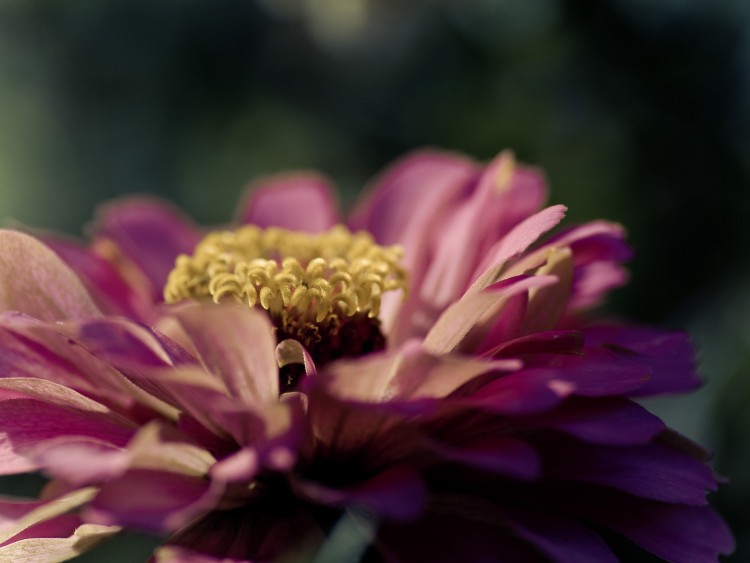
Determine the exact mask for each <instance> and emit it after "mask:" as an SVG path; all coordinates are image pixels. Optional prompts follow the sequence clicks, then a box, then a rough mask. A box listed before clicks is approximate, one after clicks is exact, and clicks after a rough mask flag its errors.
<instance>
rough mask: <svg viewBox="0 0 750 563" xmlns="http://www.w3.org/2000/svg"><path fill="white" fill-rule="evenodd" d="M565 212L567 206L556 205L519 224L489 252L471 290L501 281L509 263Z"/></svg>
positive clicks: (557, 221)
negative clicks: (505, 267) (504, 269)
mask: <svg viewBox="0 0 750 563" xmlns="http://www.w3.org/2000/svg"><path fill="white" fill-rule="evenodd" d="M566 211H567V208H566V207H565V206H564V205H553V206H552V207H548V208H546V209H544V210H542V211H540V212H539V213H536V214H535V215H532V216H531V217H529V218H528V219H526V220H524V221H522V222H521V223H519V224H518V225H516V226H515V227H514V228H513V229H512V230H511V231H510V232H509V233H508V234H507V235H506V236H505V237H503V238H502V239H501V240H500V241H498V243H497V244H495V245H494V246H493V247H492V248H491V249H490V250H489V252H488V253H487V254H486V257H485V259H484V260H483V262H482V263H481V264H480V265H479V267H478V268H477V269H476V271H475V273H474V276H472V277H473V278H474V279H475V281H474V282H473V283H472V285H471V287H470V288H469V290H468V292H469V293H474V292H477V291H479V290H481V289H484V288H485V287H487V286H489V285H491V284H493V283H495V282H496V281H498V279H500V274H501V272H502V269H503V267H504V266H505V264H506V262H507V261H508V260H510V259H511V258H514V257H516V256H518V255H520V254H521V253H522V252H523V251H524V250H526V249H527V248H528V247H529V246H530V245H531V244H533V243H534V242H535V241H536V240H537V239H538V238H539V237H540V236H542V235H543V234H544V233H546V232H547V231H549V230H550V229H551V228H552V227H554V226H555V225H557V224H558V223H559V222H560V221H562V219H563V217H564V216H565V212H566Z"/></svg>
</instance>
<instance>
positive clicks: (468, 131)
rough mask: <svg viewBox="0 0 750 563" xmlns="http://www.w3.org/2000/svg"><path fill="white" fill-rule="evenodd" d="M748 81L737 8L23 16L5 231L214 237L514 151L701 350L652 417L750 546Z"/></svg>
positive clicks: (5, 93) (641, 303) (3, 191)
mask: <svg viewBox="0 0 750 563" xmlns="http://www.w3.org/2000/svg"><path fill="white" fill-rule="evenodd" d="M749 70H750V4H748V3H746V2H741V1H739V0H737V1H732V0H715V1H712V2H701V1H699V0H662V1H661V2H650V1H648V0H601V1H599V2H588V1H585V0H476V1H474V2H462V1H460V0H453V1H451V0H442V1H440V0H432V1H430V0H421V1H417V0H263V1H261V0H257V1H256V2H253V1H251V0H210V1H209V0H179V1H177V0H162V1H158V2H155V1H153V0H122V1H102V0H98V1H93V0H78V1H76V2H59V1H55V0H5V2H3V3H2V4H0V216H3V217H13V218H15V219H17V220H19V221H21V222H24V223H27V224H31V225H35V226H43V227H47V228H55V229H60V230H64V231H68V232H75V233H80V232H81V225H83V224H85V223H86V222H87V221H89V220H90V218H91V217H92V215H93V213H94V209H95V206H96V205H97V204H98V203H100V202H102V201H104V200H106V199H110V198H112V197H117V196H121V195H124V194H129V193H133V192H146V193H154V194H161V195H163V196H165V197H168V198H170V199H172V200H174V201H176V202H177V203H178V204H180V205H182V206H183V207H185V208H186V209H187V210H188V211H189V212H190V213H191V214H192V215H193V216H194V217H195V218H196V219H197V220H199V221H201V222H205V223H216V222H223V221H225V220H227V219H228V218H229V217H230V216H231V213H232V208H233V206H234V204H235V202H236V200H237V197H238V194H239V191H240V189H241V188H242V186H244V185H245V184H246V183H247V182H248V181H249V180H250V179H252V178H253V177H256V176H258V175H262V174H268V173H273V172H276V171H280V170H284V169H289V168H316V169H320V170H322V171H323V172H325V173H327V174H329V175H330V176H331V177H332V178H333V179H334V180H335V181H336V183H337V184H338V185H339V186H340V187H341V189H342V199H343V201H344V202H345V203H348V202H351V201H352V199H353V198H354V197H355V195H356V193H357V192H358V191H359V190H360V189H361V188H362V187H363V186H365V185H366V183H367V181H368V180H369V179H371V178H372V177H373V175H374V174H375V173H376V172H377V171H379V170H380V169H382V167H383V166H384V165H386V164H387V163H388V162H389V161H390V160H392V159H393V158H395V157H397V156H398V155H400V154H402V153H403V152H405V151H408V150H411V149H413V148H416V147H419V146H424V145H430V146H438V147H443V148H448V149H454V150H459V151H462V152H466V153H468V154H471V155H473V156H475V157H477V158H481V159H488V158H491V157H492V156H493V155H494V154H495V153H497V152H498V151H499V150H500V149H502V148H506V147H509V148H512V149H513V150H515V151H516V154H517V155H518V157H519V159H521V160H523V161H525V162H528V163H532V164H535V165H538V166H540V167H542V168H543V169H544V170H545V173H546V174H547V176H548V179H549V182H550V185H551V189H552V192H551V193H552V195H551V198H552V201H553V202H563V203H565V204H566V205H568V206H569V208H570V214H569V216H570V218H571V219H572V220H573V221H583V220H588V219H593V218H597V217H606V218H609V219H612V220H616V221H619V222H622V223H623V224H624V225H626V226H627V227H628V229H629V232H630V240H631V242H632V244H633V245H634V246H635V248H636V251H637V259H636V260H635V261H634V262H633V264H632V273H633V282H632V284H631V285H630V287H629V288H628V289H626V290H623V291H620V292H619V293H618V294H617V295H616V296H615V297H614V299H613V301H612V304H611V306H610V309H611V310H612V311H613V312H614V313H616V314H619V315H623V316H627V317H629V318H631V319H634V320H636V321H641V322H656V323H659V324H663V325H667V326H683V327H687V328H689V329H690V330H691V331H692V333H693V334H694V336H695V337H696V340H697V341H698V342H699V344H700V346H701V348H702V357H703V360H704V366H705V367H704V373H705V374H706V378H707V380H708V382H709V384H708V385H707V386H706V388H705V389H704V390H702V391H701V392H700V393H698V394H695V395H693V396H692V397H691V398H689V399H687V402H682V401H674V402H671V401H667V402H664V403H663V404H662V403H661V402H658V403H655V404H654V405H653V407H654V408H656V409H657V410H658V411H659V412H660V413H662V414H663V415H664V416H665V417H666V418H667V420H668V421H669V422H670V423H671V424H673V425H675V426H676V427H678V428H680V429H682V430H683V431H684V432H686V433H687V434H689V435H690V436H694V437H698V438H700V439H701V440H702V441H703V442H704V443H706V444H708V445H709V446H710V447H711V448H712V449H714V450H715V451H716V466H717V469H718V470H719V471H720V472H722V473H724V474H727V475H729V476H730V477H731V478H732V482H733V484H732V485H731V486H729V487H726V488H725V489H724V490H723V491H722V492H721V493H720V494H719V497H718V498H719V502H720V504H721V507H722V508H723V509H724V510H725V512H726V514H727V516H728V518H729V519H730V521H731V522H732V525H733V527H734V528H735V530H736V531H737V534H738V536H739V537H747V536H748V535H750V521H748V519H747V518H746V517H745V515H744V513H743V510H742V508H743V506H744V504H745V503H746V502H747V501H748V500H750V496H748V495H750V484H749V483H748V477H747V476H748V475H750V449H749V448H748V442H747V439H746V438H745V435H744V429H745V428H748V423H750V420H748V415H747V412H750V383H749V382H750V373H748V369H750V362H749V361H748V357H749V355H748V354H749V353H748V349H749V348H750V347H749V346H748V335H747V321H746V319H747V315H746V314H744V313H747V312H749V311H748V309H747V303H748V292H747V289H746V288H747V287H748V283H750V269H748V263H747V259H746V249H747V247H748V243H749V242H750V237H749V236H748V229H747V226H746V221H747V214H748V211H750V189H749V181H748V180H749V179H750V157H749V155H750V72H749ZM742 303H744V304H745V306H744V308H743V306H741V304H742ZM743 311H744V313H743ZM686 405H689V406H688V407H686ZM20 486H21V485H20V484H18V483H17V482H14V483H12V484H10V485H9V487H10V489H11V490H15V491H20V488H19V487H20ZM6 488H7V487H6ZM126 543H127V545H131V544H132V545H136V546H137V545H138V544H137V542H126V541H125V540H121V543H119V544H116V545H121V546H124V545H126ZM102 549H105V548H102ZM107 549H110V548H107ZM117 549H119V548H115V550H114V551H106V550H105V551H101V552H98V551H97V552H95V553H94V554H92V555H89V556H86V558H82V559H81V560H82V561H83V560H84V559H85V560H87V561H94V560H97V559H96V558H97V557H98V560H103V561H114V560H115V556H114V555H113V554H114V553H117ZM133 549H141V548H139V547H134V548H133ZM143 549H146V548H143ZM147 552H148V550H147V549H146V551H145V553H147ZM96 553H99V555H96ZM139 553H140V552H139ZM119 557H120V560H122V561H131V560H133V559H134V558H137V557H140V555H138V556H136V555H135V553H134V552H131V553H130V554H126V553H125V552H123V554H121V555H120V556H119ZM733 560H736V561H744V560H750V553H749V552H748V549H746V548H743V547H742V544H741V549H740V552H738V554H737V555H736V556H735V557H734V558H733Z"/></svg>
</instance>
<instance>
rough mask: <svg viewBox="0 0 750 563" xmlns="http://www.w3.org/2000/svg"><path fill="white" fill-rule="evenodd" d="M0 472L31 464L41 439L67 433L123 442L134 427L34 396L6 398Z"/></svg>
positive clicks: (1, 425) (0, 417)
mask: <svg viewBox="0 0 750 563" xmlns="http://www.w3.org/2000/svg"><path fill="white" fill-rule="evenodd" d="M0 428H2V432H1V433H0V474H5V475H8V474H11V473H17V472H19V470H21V471H28V470H29V469H32V468H34V465H35V464H33V463H31V462H30V461H29V456H30V454H27V453H26V452H27V451H28V450H32V451H33V448H34V447H35V446H36V445H37V444H39V443H40V442H43V441H46V440H50V439H54V438H62V437H65V436H70V437H71V438H73V439H76V438H77V437H79V436H83V437H89V438H94V439H96V440H102V441H105V442H108V443H111V444H113V445H115V446H124V445H125V444H126V443H127V442H128V440H129V439H130V437H131V436H132V434H133V429H132V428H128V427H124V426H122V425H120V424H117V423H115V422H114V421H112V420H111V418H109V417H107V416H104V415H102V414H99V413H91V412H85V411H82V410H78V409H70V408H64V407H60V406H56V405H52V404H49V403H45V402H43V401H38V400H34V399H14V400H6V401H4V402H3V403H2V409H1V410H0Z"/></svg>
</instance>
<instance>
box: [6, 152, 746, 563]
mask: <svg viewBox="0 0 750 563" xmlns="http://www.w3.org/2000/svg"><path fill="white" fill-rule="evenodd" d="M544 198H545V188H544V185H543V182H542V180H541V178H540V176H539V174H538V173H537V172H536V171H534V170H531V169H528V168H525V167H523V166H520V165H517V164H516V163H515V161H514V160H513V158H512V156H511V155H510V154H508V153H503V154H501V155H500V156H499V157H498V158H497V159H495V160H494V161H493V162H491V163H490V164H489V165H487V166H484V167H483V166H479V165H477V164H475V163H473V162H471V161H469V160H467V159H465V158H462V157H457V156H453V155H447V154H442V153H433V152H427V153H417V154H415V155H412V156H410V157H408V158H406V159H405V160H403V161H401V162H400V163H398V164H397V165H395V166H394V167H392V168H391V169H390V170H389V171H387V172H386V173H385V174H384V175H383V176H381V177H380V178H379V179H378V180H377V181H376V182H375V184H374V185H373V186H372V188H371V189H370V191H369V195H368V196H366V198H365V199H364V200H363V201H362V202H361V203H360V204H359V206H357V207H356V208H355V210H354V212H353V213H352V215H351V216H350V217H349V219H348V221H347V222H346V223H347V226H346V227H345V226H343V223H344V221H342V219H341V218H340V217H339V215H338V212H337V211H336V209H335V206H334V205H333V203H332V201H333V199H332V197H331V195H330V192H329V189H328V187H327V185H326V184H325V182H324V181H323V180H322V179H321V178H320V177H318V176H314V175H313V176H286V177H280V178H275V179H272V180H270V181H268V182H266V183H263V184H260V185H257V186H254V187H253V189H252V190H251V191H250V195H249V196H248V197H247V198H246V199H245V200H244V201H243V204H242V205H241V207H240V211H239V212H238V215H237V217H238V220H237V223H238V225H237V226H235V227H233V228H230V229H227V228H225V229H222V230H220V231H216V232H208V233H202V232H200V231H199V230H198V229H196V228H195V227H193V226H192V224H190V223H189V222H188V221H187V220H185V219H184V218H182V216H181V215H179V214H178V213H176V212H174V211H172V210H170V209H168V208H166V207H163V206H162V205H161V204H159V203H157V202H153V201H145V200H131V201H128V202H123V203H120V204H114V205H112V206H111V207H109V208H107V209H106V210H105V212H104V213H103V215H102V216H101V217H100V219H99V222H98V226H97V227H96V229H95V231H94V235H93V242H92V244H91V245H90V246H84V245H80V244H78V243H75V242H71V241H66V240H62V239H59V238H56V237H50V236H45V237H42V238H43V240H44V242H46V244H47V245H48V246H49V247H51V248H52V249H53V250H54V251H55V252H56V254H57V257H56V256H55V255H54V254H53V253H52V252H51V251H50V250H49V249H48V248H47V247H45V246H44V245H42V244H41V243H40V242H38V241H36V240H34V239H32V238H31V237H29V236H27V235H23V234H19V233H14V232H5V233H3V234H2V235H0V238H2V241H1V242H2V244H1V245H0V248H2V251H0V262H2V266H3V268H2V272H3V278H2V280H1V281H2V283H0V291H1V292H2V293H0V304H2V309H3V310H4V311H6V312H5V313H4V314H3V316H2V317H1V318H0V365H2V367H3V368H4V369H3V370H2V373H3V378H2V379H0V401H2V406H1V407H0V432H2V436H3V437H4V440H3V441H2V451H3V456H2V462H1V463H0V471H2V472H3V473H5V474H12V473H19V472H25V471H33V470H41V471H43V472H44V473H45V474H46V475H48V476H49V477H50V481H49V484H48V486H47V488H46V489H45V491H44V493H43V495H42V497H41V499H40V500H37V501H25V502H20V501H5V502H3V503H2V504H0V514H3V515H4V520H3V521H4V522H5V524H3V526H4V527H3V526H0V531H2V530H5V532H6V535H5V536H4V538H2V541H5V543H3V544H0V555H2V556H5V557H9V556H10V557H12V556H14V555H13V554H18V553H22V552H24V551H22V550H27V551H26V552H28V550H29V549H32V550H36V551H34V553H38V554H44V557H47V559H45V560H50V561H51V560H64V558H66V557H69V556H72V555H74V554H75V553H77V552H79V551H81V550H83V549H85V548H87V547H88V546H89V545H90V544H92V543H93V542H94V541H95V540H99V539H104V538H106V537H107V536H109V535H111V534H113V533H116V532H117V531H118V530H119V529H121V528H122V527H132V528H137V529H141V530H150V531H153V532H155V533H159V534H166V535H167V536H168V539H167V540H166V543H165V546H164V547H162V548H160V549H159V550H157V552H156V554H155V558H156V560H157V561H202V562H205V561H221V560H232V561H267V560H280V559H283V558H289V557H297V558H307V557H312V556H313V555H314V554H317V556H318V557H319V558H321V559H323V560H324V559H326V557H329V556H330V554H331V553H332V551H331V550H335V549H337V546H339V545H343V544H341V543H340V542H339V541H338V539H340V537H342V536H345V537H346V538H347V539H348V540H349V541H348V544H347V545H350V547H351V546H352V545H353V546H354V547H351V549H353V550H354V551H352V552H349V554H348V557H350V558H351V559H357V558H358V557H360V556H361V557H363V558H364V559H367V560H369V559H372V560H389V561H416V560H430V561H449V560H451V561H452V560H456V559H462V560H468V561H480V560H481V561H537V560H551V561H615V560H617V558H618V557H627V556H628V554H631V553H632V552H631V551H628V550H631V549H636V550H637V549H642V550H645V551H648V552H650V553H652V554H654V555H656V556H657V557H660V558H662V559H666V560H691V561H713V560H716V558H717V556H718V554H720V553H728V552H730V551H731V550H732V547H733V546H732V538H731V535H730V534H729V532H728V531H727V528H726V526H725V524H724V523H723V521H722V520H721V519H720V518H719V517H718V516H717V515H716V514H715V513H714V512H713V511H712V509H711V508H710V507H708V506H707V503H706V498H705V497H706V492H707V491H709V490H714V489H715V488H716V479H715V478H714V476H713V474H712V472H711V470H710V469H709V468H708V467H707V465H706V464H705V460H706V454H705V452H704V451H703V450H702V449H701V448H700V447H699V446H696V445H695V444H693V443H691V442H689V441H688V440H686V439H685V438H682V437H681V436H679V435H678V434H676V433H675V432H673V431H671V430H669V429H668V428H666V427H665V426H664V424H663V423H662V422H661V421H660V420H659V419H658V418H657V417H655V416H654V415H653V414H651V413H649V412H648V411H647V410H646V409H645V408H643V407H641V406H640V405H639V404H638V403H637V402H636V401H635V400H634V398H636V397H641V396H650V395H654V394H660V393H665V392H681V391H687V390H690V389H692V388H694V387H695V386H696V385H698V383H699V381H698V379H697V377H696V375H695V373H694V367H693V352H692V347H691V346H690V344H689V342H688V341H687V339H686V338H685V336H684V335H682V334H679V333H669V332H664V331H660V330H657V329H650V328H641V327H631V326H627V325H624V324H616V325H615V324H606V323H602V322H600V321H597V319H596V317H595V316H594V315H593V314H592V313H591V312H590V307H591V306H592V305H594V304H596V303H598V302H599V301H600V300H601V298H602V297H603V295H604V294H605V293H606V291H607V290H609V289H611V288H612V287H616V286H618V285H620V284H622V283H623V282H624V281H625V279H626V276H625V273H624V271H623V269H622V267H621V263H622V261H623V260H625V259H627V258H629V257H630V250H629V248H628V247H627V246H626V244H625V243H624V242H623V236H624V234H623V229H622V228H621V227H619V226H617V225H613V224H610V223H606V222H596V223H591V224H588V225H583V226H580V227H573V228H569V229H567V230H563V231H560V232H558V233H557V234H555V235H554V236H551V237H547V238H546V239H543V238H542V237H544V236H545V234H546V233H547V232H548V231H549V230H551V229H552V228H554V227H555V226H556V225H557V224H558V223H559V222H560V221H561V220H562V218H563V215H564V212H565V208H564V207H562V206H552V207H548V208H546V209H542V205H543V201H544ZM540 241H541V242H540ZM60 259H62V260H60ZM65 262H66V263H67V265H66V264H65ZM73 272H75V273H73ZM79 280H80V281H79ZM164 301H166V304H165V303H164ZM353 537H354V538H356V537H359V541H357V542H354V543H352V541H351V539H352V538H353ZM337 538H338V539H337ZM55 550H57V551H55ZM24 553H25V552H24ZM8 554H10V555H8ZM40 557H42V555H40Z"/></svg>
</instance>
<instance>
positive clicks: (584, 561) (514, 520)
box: [503, 507, 618, 563]
mask: <svg viewBox="0 0 750 563" xmlns="http://www.w3.org/2000/svg"><path fill="white" fill-rule="evenodd" d="M503 511H504V512H505V513H506V514H507V516H508V520H507V521H508V524H509V525H510V527H511V528H512V529H513V531H514V532H516V534H518V536H519V537H521V538H523V539H524V540H526V541H528V542H529V543H531V544H532V545H534V546H536V547H537V548H538V549H539V550H540V551H542V552H543V553H544V554H545V555H547V556H548V557H550V558H551V560H553V561H555V563H617V561H618V559H617V557H615V555H614V553H612V551H611V550H610V549H609V548H608V547H607V545H606V544H605V543H604V541H603V540H602V539H601V538H600V537H599V536H597V535H596V534H595V533H594V532H593V531H591V530H590V529H589V528H587V527H586V526H583V525H582V524H580V523H578V522H576V521H575V520H572V519H569V518H563V517H561V516H557V515H554V514H545V513H543V512H538V511H530V510H523V509H520V508H511V507H504V508H503Z"/></svg>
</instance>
